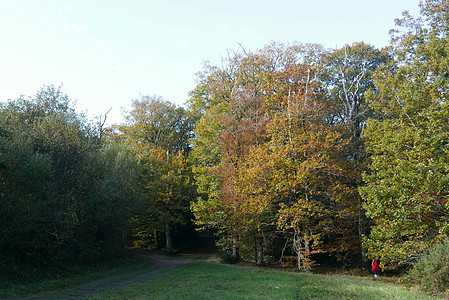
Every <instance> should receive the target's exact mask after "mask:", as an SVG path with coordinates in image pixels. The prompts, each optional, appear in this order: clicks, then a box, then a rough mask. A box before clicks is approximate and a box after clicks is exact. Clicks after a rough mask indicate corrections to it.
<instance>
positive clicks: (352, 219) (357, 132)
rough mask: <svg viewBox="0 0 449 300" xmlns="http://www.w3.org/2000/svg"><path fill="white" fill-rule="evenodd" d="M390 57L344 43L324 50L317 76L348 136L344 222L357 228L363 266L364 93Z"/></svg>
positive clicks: (365, 222)
mask: <svg viewBox="0 0 449 300" xmlns="http://www.w3.org/2000/svg"><path fill="white" fill-rule="evenodd" d="M389 59H390V57H389V54H388V52H387V51H386V50H378V49H376V48H374V47H373V46H371V45H368V44H365V43H363V42H360V43H354V44H352V45H345V46H344V47H343V48H341V49H335V50H327V51H325V52H324V53H323V55H322V61H321V63H320V66H321V68H320V71H319V75H318V76H319V77H320V79H321V81H322V82H323V84H324V85H325V87H326V89H327V90H328V93H329V97H330V101H331V102H332V103H333V105H334V106H335V108H336V114H335V115H334V119H333V122H336V123H339V124H342V125H344V127H345V129H344V132H343V136H344V137H345V138H348V139H350V144H349V145H348V147H347V159H348V163H349V164H350V168H351V169H352V170H353V172H352V174H351V178H350V181H351V182H350V184H349V186H350V187H351V189H352V191H351V193H350V195H349V194H348V196H349V197H351V198H353V201H352V203H353V204H352V207H351V210H352V213H350V214H347V216H348V217H349V218H348V219H347V220H346V222H347V223H348V224H347V225H349V226H350V224H354V225H355V226H351V227H353V228H354V229H355V230H357V231H358V232H357V233H358V240H359V244H360V247H359V249H360V253H361V260H360V261H361V262H363V264H364V265H365V266H367V264H368V260H367V256H366V251H365V248H364V247H363V246H362V239H363V237H364V236H366V235H367V233H368V231H369V224H368V220H367V219H366V217H365V212H364V211H363V208H362V202H363V200H362V198H361V196H360V194H359V192H358V187H360V186H363V184H364V183H363V180H362V173H363V172H365V171H366V166H367V154H366V150H365V142H364V140H363V138H362V134H363V130H364V128H365V126H366V120H367V119H368V118H369V117H374V115H373V111H372V109H371V108H370V107H369V105H368V103H367V101H366V99H365V94H366V93H367V92H368V91H369V90H373V91H375V89H376V87H375V85H374V78H373V74H374V72H375V71H376V70H377V68H378V67H379V66H380V65H381V64H383V63H385V62H387V61H388V60H389ZM348 213H349V210H348ZM349 226H348V227H349ZM346 235H347V236H348V237H349V236H352V238H351V239H354V238H355V237H354V236H353V233H350V232H347V233H346ZM350 249H351V250H352V251H351V252H352V253H350V252H346V253H344V254H343V253H342V254H343V257H346V256H348V255H349V256H350V255H351V254H352V255H353V254H354V251H353V250H354V248H350ZM357 252H359V250H357ZM363 264H362V265H363Z"/></svg>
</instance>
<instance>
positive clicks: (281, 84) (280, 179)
mask: <svg viewBox="0 0 449 300" xmlns="http://www.w3.org/2000/svg"><path fill="white" fill-rule="evenodd" d="M448 8H449V4H448V2H447V1H431V0H429V1H426V2H425V3H423V4H421V17H417V18H414V17H412V16H410V15H409V14H408V13H404V15H403V18H402V19H398V20H397V21H396V25H397V28H396V30H394V31H392V33H391V34H392V40H391V44H390V45H389V46H388V47H386V48H385V49H382V50H378V49H375V48H374V47H372V46H370V45H367V44H364V43H356V44H353V45H347V46H345V47H343V48H341V49H336V50H335V49H324V48H323V47H321V46H320V45H305V44H291V45H283V44H278V43H272V44H270V45H268V46H266V47H265V48H263V49H261V50H259V51H256V52H249V51H246V50H245V49H241V50H240V51H237V52H235V53H231V54H230V55H229V57H228V58H227V59H225V60H224V61H223V64H222V66H205V68H204V70H203V72H202V73H201V74H200V76H199V81H198V85H197V87H196V89H195V90H194V91H193V92H192V94H191V98H190V100H189V104H190V108H191V109H192V110H194V111H197V112H201V118H200V120H199V121H198V123H197V124H196V128H195V133H196V137H195V138H194V139H193V140H192V143H193V149H194V150H193V152H192V156H191V158H192V162H193V171H194V173H195V178H196V182H197V184H198V191H199V194H200V197H199V199H198V200H197V201H196V202H194V203H192V211H193V212H194V214H195V217H196V219H195V222H196V224H197V225H198V226H202V227H206V228H215V229H216V230H217V233H218V236H220V242H221V244H222V245H223V247H224V248H226V249H228V252H229V253H230V255H231V258H230V259H237V258H238V256H240V257H243V258H244V259H247V260H254V261H255V262H256V263H257V264H262V263H263V262H264V261H272V262H276V261H286V260H289V259H290V260H292V261H294V263H295V264H297V266H298V268H299V269H301V270H308V269H310V268H311V267H312V266H313V264H314V263H315V262H316V261H319V262H323V261H324V262H325V263H326V262H328V261H329V258H333V259H334V260H335V259H337V260H340V261H342V262H343V263H344V264H346V263H350V264H352V265H354V264H359V265H360V264H361V265H365V266H367V260H368V258H371V259H372V258H376V259H380V260H381V263H382V266H383V267H384V268H386V269H395V268H398V267H403V266H410V265H411V264H413V263H414V262H415V261H416V259H417V258H419V257H420V256H421V255H422V253H424V252H425V250H426V249H429V248H431V247H432V246H433V245H435V244H436V243H438V242H440V241H442V240H444V239H446V238H447V237H448V234H449V231H448V228H449V227H448V226H449V223H448V218H447V217H448V213H449V210H448V208H449V206H448V190H449V189H448V188H449V186H448V184H449V181H448V178H449V177H448V175H449V173H448V170H449V169H448V166H449V164H448V163H449V161H448V158H449V156H448V149H449V148H448V141H449V139H448V137H449V136H448V134H449V131H448V129H449V128H448V126H449V123H448V116H449V111H448V103H447V96H448V90H449V85H448V83H449V81H448V80H449V73H448V72H449V60H448V50H449V38H448V32H449V21H448V18H447V16H448Z"/></svg>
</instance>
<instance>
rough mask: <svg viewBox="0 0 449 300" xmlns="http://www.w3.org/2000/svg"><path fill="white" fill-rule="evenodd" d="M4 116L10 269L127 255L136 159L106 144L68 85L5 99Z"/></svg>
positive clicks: (0, 128)
mask: <svg viewBox="0 0 449 300" xmlns="http://www.w3.org/2000/svg"><path fill="white" fill-rule="evenodd" d="M0 115H1V118H0V183H1V184H0V190H1V191H0V210H1V213H2V217H1V218H0V222H1V223H0V227H1V228H2V229H1V230H2V232H1V233H2V238H1V239H0V253H1V256H2V257H3V258H5V260H6V261H7V262H6V263H5V264H2V267H4V266H8V267H12V268H13V267H14V266H16V267H23V266H27V267H43V266H47V267H48V266H58V265H59V264H69V263H91V262H95V261H97V260H99V259H102V258H103V259H107V258H108V257H110V256H111V255H117V254H118V253H120V251H121V250H122V246H123V244H122V240H123V232H122V229H123V226H124V223H125V222H126V219H127V218H128V217H129V216H130V212H131V211H132V209H133V208H134V201H135V199H136V197H135V195H134V192H133V190H134V186H133V184H132V183H131V182H132V180H133V179H132V178H133V175H132V172H130V170H132V169H134V166H133V160H132V159H131V158H130V157H126V155H125V154H124V152H123V151H118V152H115V153H113V152H111V151H109V150H108V149H106V148H103V144H101V143H100V139H99V136H98V135H97V131H96V130H95V128H92V127H91V126H90V125H89V123H88V122H87V120H86V119H85V117H84V116H83V115H80V114H78V113H76V111H75V109H74V108H73V107H72V104H71V101H70V99H69V98H68V96H67V95H65V94H64V93H62V91H61V87H59V88H55V87H54V86H49V87H44V88H42V89H41V90H40V91H39V92H38V93H37V94H36V95H35V96H34V97H29V98H25V97H21V98H19V99H17V100H15V101H9V102H7V103H4V104H2V105H1V107H0ZM120 156H121V157H120ZM106 158H107V159H106ZM121 163H124V164H125V165H127V166H126V167H125V166H119V164H121ZM112 165H114V166H112ZM112 182H113V185H114V189H116V190H115V191H113V190H112V187H111V185H110V184H112Z"/></svg>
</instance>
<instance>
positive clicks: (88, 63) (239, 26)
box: [0, 0, 419, 124]
mask: <svg viewBox="0 0 449 300" xmlns="http://www.w3.org/2000/svg"><path fill="white" fill-rule="evenodd" d="M418 2H419V0H376V1H373V0H313V1H312V0H276V1H275V0H271V1H267V0H159V1H155V0H120V1H118V0H91V1H88V0H72V1H65V0H14V1H8V0H0V41H1V43H0V101H7V100H8V99H16V98H18V97H19V96H20V95H25V96H32V95H34V94H35V93H36V92H37V91H38V90H39V89H40V88H41V87H43V86H46V85H52V84H53V85H55V86H59V85H62V91H63V92H65V93H66V94H68V96H69V97H70V98H71V99H73V100H75V101H76V103H77V108H78V111H80V112H85V113H86V114H87V115H88V116H89V117H90V118H91V119H95V118H97V117H98V116H100V115H104V114H105V113H106V112H107V111H108V110H109V109H110V108H112V110H111V111H110V112H109V114H108V124H113V123H115V124H116V123H121V122H122V121H123V117H122V115H123V113H122V112H123V110H125V111H126V109H128V108H129V106H130V104H131V100H132V99H138V98H140V96H141V95H160V96H162V97H163V98H164V99H165V100H168V101H170V102H172V103H175V104H177V105H183V104H184V103H185V101H186V100H187V99H188V92H189V91H191V90H193V89H194V87H195V84H196V82H195V79H196V75H195V74H196V73H197V72H199V71H201V70H202V66H203V63H204V62H205V61H210V62H211V64H212V65H217V64H220V62H221V59H222V58H223V57H226V55H227V51H228V50H238V49H239V47H240V46H239V45H242V46H243V47H244V48H245V49H247V50H250V51H256V50H257V49H260V48H262V47H264V45H266V44H269V43H270V42H272V41H275V42H282V43H293V42H301V43H320V44H323V45H324V46H326V47H329V48H340V47H342V46H344V45H345V44H352V43H354V42H359V41H364V42H366V43H369V44H371V45H374V46H376V47H379V48H381V47H383V46H386V45H388V43H389V35H388V31H389V30H390V29H392V28H393V27H394V19H395V18H398V17H400V16H401V13H402V11H404V10H408V11H409V12H410V13H411V14H412V15H417V14H418V13H419V8H418Z"/></svg>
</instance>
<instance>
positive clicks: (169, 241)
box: [165, 222, 173, 255]
mask: <svg viewBox="0 0 449 300" xmlns="http://www.w3.org/2000/svg"><path fill="white" fill-rule="evenodd" d="M165 252H167V254H169V255H171V254H173V248H172V236H171V229H170V224H169V223H168V222H165Z"/></svg>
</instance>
